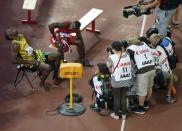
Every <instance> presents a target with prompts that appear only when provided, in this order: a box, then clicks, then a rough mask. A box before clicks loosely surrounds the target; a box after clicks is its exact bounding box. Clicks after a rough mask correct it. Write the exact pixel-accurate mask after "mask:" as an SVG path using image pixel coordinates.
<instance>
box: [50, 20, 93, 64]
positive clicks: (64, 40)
mask: <svg viewBox="0 0 182 131" xmlns="http://www.w3.org/2000/svg"><path fill="white" fill-rule="evenodd" d="M80 26H81V23H80V22H79V21H74V22H70V21H65V22H62V23H59V22H55V23H52V24H50V25H49V30H50V32H51V34H52V37H51V43H52V44H53V45H54V46H55V47H56V48H58V52H59V53H60V54H61V56H62V58H61V59H62V60H64V53H66V52H68V51H69V52H71V46H70V45H76V46H77V52H78V54H79V62H80V63H82V64H83V66H88V67H92V66H93V65H92V64H90V63H89V62H88V60H86V59H85V45H84V42H83V38H82V34H81V31H80Z"/></svg>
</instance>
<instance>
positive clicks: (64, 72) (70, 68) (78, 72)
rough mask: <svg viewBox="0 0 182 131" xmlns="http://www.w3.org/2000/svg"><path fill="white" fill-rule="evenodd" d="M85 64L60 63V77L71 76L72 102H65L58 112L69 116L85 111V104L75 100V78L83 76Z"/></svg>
mask: <svg viewBox="0 0 182 131" xmlns="http://www.w3.org/2000/svg"><path fill="white" fill-rule="evenodd" d="M82 74H83V66H82V64H80V63H62V64H61V65H60V77H61V78H69V82H70V90H69V92H70V102H69V103H63V104H61V105H60V106H59V107H58V112H59V113H60V114H63V115H67V116H75V115H80V114H82V113H84V112H85V106H84V105H83V104H80V103H74V102H73V78H82Z"/></svg>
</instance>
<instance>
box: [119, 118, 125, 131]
mask: <svg viewBox="0 0 182 131" xmlns="http://www.w3.org/2000/svg"><path fill="white" fill-rule="evenodd" d="M124 126H125V119H124V120H122V124H121V130H120V131H124Z"/></svg>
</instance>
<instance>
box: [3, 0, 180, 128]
mask: <svg viewBox="0 0 182 131" xmlns="http://www.w3.org/2000/svg"><path fill="white" fill-rule="evenodd" d="M134 3H135V1H134V0H125V1H124V0H122V1H121V0H112V1H111V0H77V1H75V0H38V3H37V6H36V10H35V11H33V19H36V20H38V24H37V25H31V26H30V25H23V24H21V22H20V21H21V20H22V19H24V18H26V13H27V12H26V11H25V10H22V5H23V0H4V1H3V0H1V2H0V5H1V12H0V17H1V20H0V72H1V74H0V131H50V130H51V131H60V130H62V131H71V130H75V131H119V130H120V126H121V121H120V120H114V119H112V118H110V117H103V116H100V115H98V114H97V113H95V112H93V111H92V110H90V109H89V105H90V104H91V103H93V101H92V99H91V94H92V89H91V88H90V86H89V85H88V80H89V78H90V77H91V76H92V75H93V74H94V70H95V67H94V68H84V76H83V78H82V79H77V80H74V84H73V86H74V92H77V93H80V94H82V96H83V97H84V102H83V103H84V105H85V106H86V107H87V109H86V112H85V113H84V114H82V115H80V116H77V117H66V116H63V115H59V114H57V115H53V116H52V115H47V114H46V112H47V111H49V110H53V109H55V108H56V106H57V105H58V104H60V103H62V102H63V101H64V97H65V96H66V95H67V94H68V93H69V82H68V81H64V82H63V83H62V84H61V85H60V86H55V85H53V83H52V81H51V75H52V74H51V75H50V77H49V79H48V82H49V84H50V87H51V89H50V91H49V92H48V93H46V92H42V90H41V89H40V87H39V86H38V83H39V80H36V81H34V82H33V85H34V86H35V87H36V92H35V93H33V94H31V93H30V87H29V86H28V84H27V83H26V82H22V83H21V84H20V85H19V86H18V88H17V90H18V92H17V91H16V90H15V88H14V86H13V81H14V79H15V76H16V69H15V65H12V64H11V59H10V54H9V46H8V42H7V41H6V40H5V39H4V34H3V33H4V31H5V29H7V28H9V27H12V26H14V27H16V28H18V29H19V30H20V31H22V32H24V33H25V34H26V36H27V37H28V38H29V40H30V43H31V45H32V46H33V47H35V48H40V49H42V50H51V49H50V48H48V44H49V35H50V34H49V31H48V26H47V25H48V24H49V23H51V22H54V21H64V20H78V19H79V18H81V17H82V16H83V15H84V14H85V13H86V12H87V11H88V10H90V9H91V8H93V7H94V8H98V9H102V10H104V13H103V14H102V15H101V16H100V17H99V18H98V19H97V21H96V26H97V28H98V29H100V30H101V31H102V34H101V35H94V34H92V33H89V32H86V31H83V32H82V34H83V38H84V41H85V44H86V50H87V58H88V59H89V60H90V61H91V62H92V63H93V64H95V65H96V64H97V63H98V62H105V61H106V59H107V52H106V50H105V49H106V47H108V46H109V45H110V44H111V42H112V41H114V40H122V39H124V38H126V37H127V36H128V35H139V34H140V29H141V25H142V19H143V17H139V18H136V17H134V16H132V17H130V18H128V19H125V18H123V17H122V14H121V10H122V8H123V7H124V6H127V5H132V4H134ZM153 22H154V15H150V16H148V17H147V21H146V26H145V30H146V29H147V28H148V27H150V26H152V25H153ZM181 36H182V28H180V29H175V30H174V31H173V34H172V37H173V40H174V41H175V42H176V43H177V53H178V55H179V58H180V63H179V64H178V68H177V74H178V76H179V81H178V84H177V85H178V87H177V90H178V94H177V95H178V96H177V97H178V101H177V102H176V103H174V104H172V105H167V104H166V103H165V102H164V95H165V91H162V90H161V91H157V92H154V95H153V98H152V108H151V109H150V110H149V111H148V112H147V114H146V115H137V114H129V116H128V118H127V120H126V125H125V131H154V130H155V131H181V130H182V124H181V123H182V119H181V116H182V93H181V92H182V89H181V88H182V82H181V78H182V77H181V74H182V66H181V64H182V63H181V61H182V57H181V55H182V54H181V53H180V52H181V51H182V37H181ZM77 58H78V54H77V52H76V51H75V49H74V50H73V53H72V54H67V55H66V59H67V60H69V61H74V60H76V59H77ZM22 94H23V95H22Z"/></svg>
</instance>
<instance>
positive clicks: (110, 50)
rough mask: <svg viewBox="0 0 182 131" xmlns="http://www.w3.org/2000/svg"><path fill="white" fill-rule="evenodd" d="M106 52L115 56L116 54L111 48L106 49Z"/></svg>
mask: <svg viewBox="0 0 182 131" xmlns="http://www.w3.org/2000/svg"><path fill="white" fill-rule="evenodd" d="M106 51H107V52H108V53H111V54H114V52H113V50H112V48H111V47H107V48H106Z"/></svg>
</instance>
